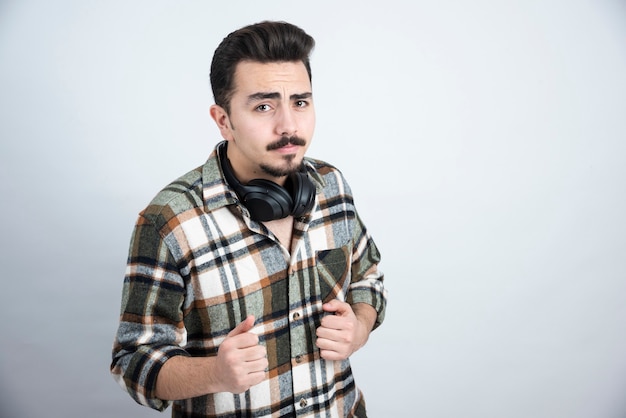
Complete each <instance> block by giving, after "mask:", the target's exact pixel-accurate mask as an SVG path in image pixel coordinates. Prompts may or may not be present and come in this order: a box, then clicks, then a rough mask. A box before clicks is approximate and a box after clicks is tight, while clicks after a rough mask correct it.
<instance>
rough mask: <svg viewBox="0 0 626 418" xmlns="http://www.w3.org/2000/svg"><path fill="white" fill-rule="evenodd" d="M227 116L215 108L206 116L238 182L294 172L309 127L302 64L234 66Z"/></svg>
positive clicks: (307, 87) (310, 101) (310, 107)
mask: <svg viewBox="0 0 626 418" xmlns="http://www.w3.org/2000/svg"><path fill="white" fill-rule="evenodd" d="M234 86H235V88H234V93H233V95H232V98H231V101H230V114H226V112H225V111H224V109H223V108H221V107H219V106H216V105H214V106H212V107H211V116H212V117H213V119H214V120H215V122H216V123H217V125H218V127H219V129H220V132H221V134H222V136H223V137H224V139H226V140H227V141H229V144H228V158H229V160H230V162H231V164H232V166H233V169H234V171H235V175H236V176H237V178H238V179H239V180H240V181H241V182H244V183H246V182H248V181H250V180H252V179H253V178H266V179H269V180H273V181H276V182H278V183H283V181H284V177H283V176H286V175H287V174H289V173H291V172H294V171H297V170H298V169H299V168H300V165H301V164H302V159H303V157H304V154H305V152H306V150H307V149H308V147H309V145H310V143H311V139H312V136H313V131H314V128H315V109H314V107H313V96H312V89H311V82H310V81H309V76H308V73H307V70H306V68H305V66H304V64H303V63H302V62H273V63H259V62H251V61H244V62H240V63H239V64H237V67H236V70H235V77H234Z"/></svg>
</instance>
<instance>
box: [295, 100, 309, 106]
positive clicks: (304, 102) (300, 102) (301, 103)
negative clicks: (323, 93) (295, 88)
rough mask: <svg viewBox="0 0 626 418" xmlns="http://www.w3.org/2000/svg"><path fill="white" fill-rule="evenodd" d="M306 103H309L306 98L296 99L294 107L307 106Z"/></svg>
mask: <svg viewBox="0 0 626 418" xmlns="http://www.w3.org/2000/svg"><path fill="white" fill-rule="evenodd" d="M308 105H309V102H307V101H306V100H297V101H296V107H307V106H308Z"/></svg>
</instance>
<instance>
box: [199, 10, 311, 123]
mask: <svg viewBox="0 0 626 418" xmlns="http://www.w3.org/2000/svg"><path fill="white" fill-rule="evenodd" d="M314 46H315V40H314V39H313V38H312V37H311V36H310V35H308V34H307V33H306V32H304V31H303V30H302V29H300V28H299V27H297V26H295V25H292V24H291V23H286V22H270V21H264V22H260V23H256V24H253V25H249V26H245V27H243V28H241V29H238V30H236V31H234V32H232V33H230V34H229V35H228V36H227V37H226V38H224V39H223V40H222V42H221V43H220V44H219V46H218V47H217V49H216V50H215V54H214V55H213V61H212V62H211V76H210V77H211V88H212V89H213V98H214V100H215V104H217V105H218V106H221V107H223V108H224V109H225V110H226V112H230V99H231V97H232V94H233V90H234V86H233V79H234V75H235V69H236V67H237V64H238V63H240V62H241V61H256V62H262V63H268V62H282V61H284V62H293V61H302V63H303V64H304V66H305V67H306V70H307V72H308V74H309V80H311V65H310V63H309V55H310V53H311V50H312V49H313V47H314Z"/></svg>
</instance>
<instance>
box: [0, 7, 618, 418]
mask: <svg viewBox="0 0 626 418" xmlns="http://www.w3.org/2000/svg"><path fill="white" fill-rule="evenodd" d="M264 19H284V20H288V21H291V22H293V23H295V24H298V25H300V26H302V27H303V28H304V29H305V30H306V31H308V32H309V33H311V34H312V35H313V36H314V37H315V38H316V40H317V48H316V50H315V52H314V55H313V61H312V65H313V77H314V80H313V81H314V91H315V96H316V107H317V115H318V125H317V130H316V142H315V143H314V145H313V146H312V148H311V152H310V155H311V156H314V157H318V158H322V159H325V160H328V161H330V162H332V163H334V164H335V165H337V166H339V167H340V168H341V169H342V170H343V171H344V173H345V174H346V176H347V177H348V180H349V181H350V182H351V184H352V187H353V189H354V192H355V194H356V199H357V205H359V208H360V212H361V214H362V216H363V218H364V219H365V221H366V223H367V224H368V226H369V228H370V230H371V232H372V234H373V235H374V237H375V239H376V241H377V243H378V244H379V247H380V248H381V251H382V253H383V258H384V261H383V264H382V267H383V269H384V271H385V272H386V276H387V279H386V280H387V286H388V288H389V291H390V300H389V308H388V317H387V322H386V323H385V324H384V326H383V327H381V328H380V329H379V330H377V331H376V332H375V333H374V334H373V335H372V337H371V339H370V343H369V344H368V346H367V347H366V348H365V349H364V350H363V351H361V352H359V353H357V355H355V357H354V361H353V363H354V369H355V374H356V377H357V381H358V382H359V384H360V386H362V389H363V390H364V391H365V394H366V396H367V402H368V407H369V410H370V416H372V417H383V418H385V417H427V418H439V417H441V418H457V417H464V418H502V417H506V418H528V417H533V418H555V417H558V418H562V417H567V418H618V417H623V416H625V415H626V401H625V400H624V399H626V398H625V396H624V393H626V327H625V325H626V303H624V302H625V295H626V261H625V259H626V257H625V255H626V222H625V221H624V214H625V213H626V193H625V191H626V190H625V185H626V168H625V166H626V165H625V164H624V157H625V156H626V141H625V140H626V117H625V113H626V5H625V4H624V2H622V1H619V0H612V1H611V0H595V1H592V0H588V1H585V0H570V1H565V0H543V1H539V0H511V1H506V2H504V1H496V0H472V1H465V2H463V1H452V0H440V1H425V0H424V1H422V0H416V1H399V0H390V1H385V2H373V1H372V2H367V1H365V2H364V1H343V2H326V1H317V2H306V3H301V2H292V1H273V2H238V1H233V2H224V4H219V5H218V4H217V2H209V1H193V2H192V1H181V2H171V1H153V0H151V1H106V2H105V1H93V0H76V1H56V2H47V1H4V2H1V3H0V151H1V152H0V159H1V160H0V176H1V177H0V180H1V181H0V195H1V196H2V202H3V203H2V208H1V209H0V215H1V222H2V224H1V226H2V237H3V239H2V252H1V253H0V257H1V259H0V261H1V265H2V268H3V271H2V274H1V276H0V277H1V280H2V282H1V286H2V291H1V292H0V300H1V302H2V303H0V314H2V321H1V322H0V343H1V345H0V346H1V347H2V348H1V350H0V415H2V416H7V417H41V416H46V417H57V416H58V417H62V416H89V417H141V416H145V417H148V416H157V415H158V414H157V413H156V412H152V411H150V410H148V409H146V408H143V407H140V406H138V405H136V404H135V403H134V402H133V401H132V400H131V399H130V398H129V397H128V396H127V395H126V394H125V393H123V392H122V391H121V389H119V388H118V387H117V385H116V384H115V383H114V382H113V380H112V378H111V377H110V375H109V372H108V365H109V361H110V348H111V344H112V340H113V335H114V333H115V329H116V321H117V314H118V309H119V298H120V292H121V284H122V278H123V271H124V264H125V258H126V252H127V245H128V239H129V237H130V232H131V228H132V225H133V222H134V220H135V217H136V214H137V212H138V211H139V210H141V209H142V208H143V206H144V205H145V204H146V203H147V202H148V201H149V199H150V198H151V197H152V196H153V195H154V194H155V193H156V191H158V190H159V189H160V188H161V187H162V186H163V185H165V184H166V183H167V182H169V181H170V180H172V179H174V178H175V177H177V176H178V175H180V174H182V173H184V172H186V171H187V170H189V169H190V168H193V167H195V166H197V165H199V164H201V163H202V162H203V161H204V160H205V158H206V156H207V155H208V153H209V152H210V150H211V148H212V147H213V145H214V144H215V143H216V142H217V141H218V140H219V135H218V132H217V130H216V129H215V128H214V127H213V124H212V121H211V120H210V118H209V116H208V113H207V111H208V107H209V106H210V104H211V103H212V97H211V94H210V87H209V84H208V74H209V64H210V60H211V57H212V52H213V50H214V48H215V47H216V46H217V44H218V43H219V41H220V40H221V39H222V38H223V37H224V36H225V35H226V34H227V33H229V32H230V31H232V30H234V29H236V28H239V27H241V26H243V25H245V24H248V23H253V22H257V21H260V20H264ZM167 415H169V413H167ZM160 416H162V415H160Z"/></svg>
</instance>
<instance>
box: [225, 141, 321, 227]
mask: <svg viewBox="0 0 626 418" xmlns="http://www.w3.org/2000/svg"><path fill="white" fill-rule="evenodd" d="M227 145H228V143H227V142H226V141H224V142H222V143H221V144H220V145H218V153H219V160H220V164H221V166H222V171H223V172H224V177H225V178H226V181H227V182H228V184H229V185H230V186H231V187H232V188H233V189H235V193H237V196H238V197H239V199H240V200H241V202H242V203H243V204H244V206H245V207H246V208H248V210H249V211H250V217H251V218H252V219H254V220H255V221H261V222H264V221H273V220H275V219H282V218H286V217H287V216H289V215H293V216H294V217H296V218H298V217H301V216H303V215H305V214H306V213H308V212H309V211H310V210H311V209H312V208H313V204H314V203H315V185H314V184H313V182H312V181H311V180H310V179H309V176H308V174H307V173H306V171H305V169H304V167H303V168H302V170H301V171H298V172H296V173H293V174H291V175H289V177H287V181H286V182H285V187H282V186H280V185H278V184H276V183H274V182H273V181H270V180H265V179H254V180H251V181H249V182H248V184H245V185H244V184H241V183H240V182H239V180H237V178H236V177H235V175H234V173H233V167H232V166H231V165H230V161H228V157H227V156H226V147H227Z"/></svg>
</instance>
